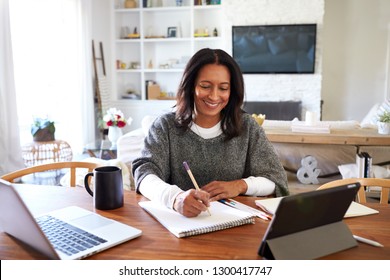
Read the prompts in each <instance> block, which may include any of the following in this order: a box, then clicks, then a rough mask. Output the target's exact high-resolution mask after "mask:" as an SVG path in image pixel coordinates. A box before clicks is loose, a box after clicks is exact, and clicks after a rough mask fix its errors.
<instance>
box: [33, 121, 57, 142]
mask: <svg viewBox="0 0 390 280" xmlns="http://www.w3.org/2000/svg"><path fill="white" fill-rule="evenodd" d="M55 131H56V128H55V126H54V122H53V121H51V120H49V119H47V118H45V119H44V118H39V117H36V118H34V122H33V124H32V125H31V135H32V137H33V140H34V141H37V142H39V141H54V140H55V137H54V133H55Z"/></svg>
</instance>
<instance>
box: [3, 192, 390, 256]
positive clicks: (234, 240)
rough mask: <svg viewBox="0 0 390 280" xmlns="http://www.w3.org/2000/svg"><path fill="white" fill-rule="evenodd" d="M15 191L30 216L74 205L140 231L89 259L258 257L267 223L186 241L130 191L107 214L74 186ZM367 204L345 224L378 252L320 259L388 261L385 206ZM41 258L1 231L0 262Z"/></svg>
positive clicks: (389, 210) (357, 250) (361, 249)
mask: <svg viewBox="0 0 390 280" xmlns="http://www.w3.org/2000/svg"><path fill="white" fill-rule="evenodd" d="M17 188H18V190H19V192H20V193H21V195H22V197H23V198H24V199H25V201H26V203H27V204H28V206H29V208H30V209H31V211H32V212H33V214H39V213H43V212H47V211H51V210H54V209H58V208H61V207H66V206H70V205H77V206H80V207H84V208H86V209H89V210H93V211H96V212H98V213H100V214H102V215H103V216H106V217H108V218H112V219H115V220H118V221H121V222H123V223H126V224H129V225H131V226H134V227H136V228H139V229H141V230H142V231H143V234H142V236H141V237H138V238H136V239H133V240H130V241H128V242H126V243H124V244H121V245H119V246H116V247H114V248H111V249H108V250H106V251H104V252H101V253H99V254H97V255H94V256H91V257H89V259H105V260H109V259H127V260H129V259H137V260H144V259H149V260H157V259H159V260H162V259H169V260H173V259H181V260H185V259H191V260H194V259H203V260H205V259H212V260H218V259H231V260H232V259H239V260H248V259H261V257H260V256H258V255H257V250H258V248H259V245H260V242H261V239H262V237H263V235H264V233H265V231H266V229H267V226H268V224H269V222H267V221H263V220H260V219H256V222H255V224H250V225H244V226H240V227H235V228H231V229H226V230H222V231H217V232H213V233H208V234H202V235H197V236H192V237H187V238H176V237H175V236H174V235H172V234H171V233H170V232H169V231H167V230H166V229H165V228H164V227H163V226H162V225H161V224H160V223H159V222H157V221H156V220H155V219H154V218H152V217H151V216H150V215H149V214H147V213H146V212H145V211H144V210H143V209H142V208H141V207H139V206H138V204H137V203H138V202H139V201H142V200H145V198H144V197H142V196H141V195H138V194H136V193H134V192H133V191H131V192H130V191H125V205H124V206H123V207H121V208H119V209H116V210H111V211H99V210H94V209H93V205H92V198H91V197H90V195H89V194H88V193H87V192H86V191H85V190H84V189H82V188H79V187H75V188H72V187H53V186H34V185H18V186H17ZM255 199H256V198H254V197H238V198H237V200H239V201H241V202H244V203H246V204H248V205H250V206H255V204H254V200H255ZM369 206H370V207H372V208H375V209H378V210H379V211H380V213H379V214H377V215H371V216H364V217H356V218H348V219H346V220H345V222H346V223H347V224H348V225H349V227H350V229H351V230H352V232H353V233H354V234H357V235H360V236H363V237H366V238H370V239H373V240H376V241H378V242H380V243H382V244H383V245H384V246H385V247H384V248H377V247H373V246H370V245H366V244H362V243H359V246H357V247H354V248H352V249H349V250H345V251H342V252H338V253H335V254H332V255H329V256H327V257H325V259H390V207H389V206H380V205H377V204H369ZM42 258H44V256H42V255H40V254H39V253H37V252H35V251H34V250H32V249H30V248H27V247H26V246H25V245H22V244H21V243H20V242H19V241H17V240H15V239H13V238H11V237H9V236H8V235H6V234H5V233H3V232H1V233H0V259H2V260H6V259H42Z"/></svg>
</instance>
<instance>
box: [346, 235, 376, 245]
mask: <svg viewBox="0 0 390 280" xmlns="http://www.w3.org/2000/svg"><path fill="white" fill-rule="evenodd" d="M353 238H355V239H356V240H357V241H359V242H363V243H366V244H369V245H372V246H375V247H383V245H382V244H380V243H379V242H376V241H374V240H371V239H367V238H364V237H361V236H357V235H353Z"/></svg>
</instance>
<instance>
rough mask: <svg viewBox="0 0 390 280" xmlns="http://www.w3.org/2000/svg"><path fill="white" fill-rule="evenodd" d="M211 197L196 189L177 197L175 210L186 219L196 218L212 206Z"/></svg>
mask: <svg viewBox="0 0 390 280" xmlns="http://www.w3.org/2000/svg"><path fill="white" fill-rule="evenodd" d="M209 199H210V195H209V194H208V193H207V192H205V191H202V190H201V191H197V190H195V189H191V190H188V191H186V192H182V193H180V194H178V195H177V196H176V199H175V202H174V203H173V209H174V210H176V211H177V212H179V213H180V214H182V215H184V216H186V217H196V216H198V215H199V214H200V213H201V212H203V211H207V207H209V206H210V202H209Z"/></svg>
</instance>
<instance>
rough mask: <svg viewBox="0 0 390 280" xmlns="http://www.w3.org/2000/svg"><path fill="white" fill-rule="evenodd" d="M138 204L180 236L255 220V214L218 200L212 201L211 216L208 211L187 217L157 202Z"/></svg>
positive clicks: (221, 228) (249, 222)
mask: <svg viewBox="0 0 390 280" xmlns="http://www.w3.org/2000/svg"><path fill="white" fill-rule="evenodd" d="M138 204H139V205H140V206H141V207H142V208H143V209H144V210H146V211H147V212H149V214H151V215H152V216H153V217H154V218H155V219H156V220H157V221H159V222H160V223H161V224H162V225H163V226H164V227H166V228H167V229H168V230H169V231H170V232H171V233H173V234H174V235H175V236H176V237H179V238H180V237H187V236H191V235H198V234H203V233H208V232H212V231H217V230H223V229H227V228H231V227H236V226H241V225H245V224H251V223H252V224H253V223H254V222H255V216H254V215H253V214H251V213H248V212H244V211H241V210H238V209H235V208H232V207H230V206H227V205H224V204H222V203H220V202H217V201H214V202H211V203H210V207H209V210H210V213H211V216H210V215H209V214H208V213H207V212H202V213H201V214H200V215H198V216H197V217H193V218H187V217H185V216H183V215H181V214H180V213H178V212H176V211H174V210H172V209H168V208H167V207H165V206H163V205H161V204H159V203H157V202H153V201H141V202H139V203H138Z"/></svg>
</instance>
